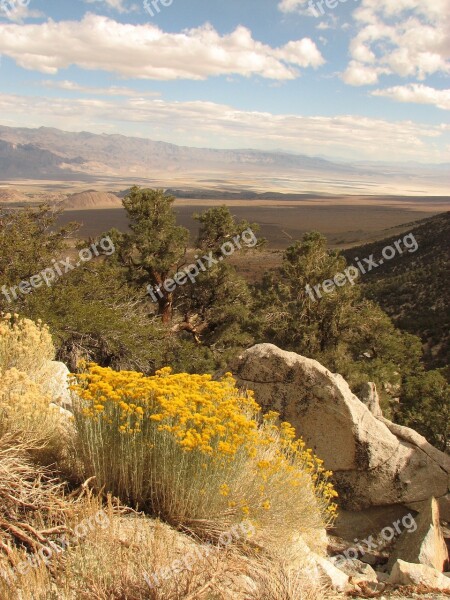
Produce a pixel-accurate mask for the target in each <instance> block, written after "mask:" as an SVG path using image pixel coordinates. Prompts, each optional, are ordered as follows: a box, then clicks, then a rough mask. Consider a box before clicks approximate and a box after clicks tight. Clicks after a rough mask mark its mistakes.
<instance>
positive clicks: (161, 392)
mask: <svg viewBox="0 0 450 600" xmlns="http://www.w3.org/2000/svg"><path fill="white" fill-rule="evenodd" d="M72 389H73V391H74V392H75V393H76V395H77V396H78V398H79V399H80V400H81V404H79V414H80V415H81V417H82V419H83V420H84V421H83V423H81V425H80V426H81V427H82V428H84V427H85V426H86V422H88V423H89V422H90V423H92V427H93V428H94V429H96V430H97V434H95V435H98V437H99V440H100V439H101V443H103V444H104V443H105V440H106V439H111V436H112V435H113V432H114V431H115V432H116V434H117V433H118V434H120V435H121V436H122V438H123V436H125V437H129V439H130V442H129V444H131V443H134V444H135V445H136V444H138V447H137V448H136V447H135V446H134V447H133V448H134V449H133V451H132V452H131V453H128V454H127V456H130V455H131V456H133V457H135V456H136V455H137V454H139V455H140V456H143V455H144V454H145V456H146V457H147V458H145V461H144V459H142V460H143V461H144V462H145V464H146V466H147V468H149V466H150V465H153V467H152V469H153V472H156V470H160V471H161V464H162V465H163V467H162V469H165V470H166V473H165V474H161V473H160V474H159V475H158V484H161V482H162V481H163V480H164V481H169V483H164V487H165V489H167V486H168V485H170V486H175V485H180V480H181V479H183V478H189V481H186V482H185V487H184V488H183V490H178V491H177V497H178V498H181V497H183V495H185V497H189V498H190V499H195V497H197V499H199V498H201V499H203V498H206V496H208V495H209V496H211V495H212V494H214V496H215V497H216V500H217V504H218V505H220V507H218V508H217V510H218V511H219V512H220V511H222V512H225V513H227V514H228V515H233V514H235V515H236V518H237V517H239V515H240V517H239V518H242V516H243V515H245V516H250V517H251V518H253V519H254V522H255V523H256V524H258V521H259V520H261V519H262V518H263V516H262V515H264V513H266V512H269V511H275V512H276V506H277V504H278V505H280V504H285V503H286V498H285V496H286V494H289V493H291V494H292V493H294V492H295V489H297V490H299V493H305V490H309V492H310V497H313V498H315V499H316V502H317V505H318V507H319V512H320V513H321V514H322V515H323V516H324V517H325V520H326V521H327V522H331V521H332V519H333V518H334V515H335V512H336V505H335V504H334V503H333V498H334V497H335V496H336V495H337V494H336V492H335V491H334V488H333V486H332V484H331V483H330V482H329V478H330V476H331V473H330V472H329V471H326V470H325V469H324V467H323V462H322V461H321V460H320V459H318V458H317V457H315V456H314V454H313V452H312V451H311V450H309V449H307V448H305V443H304V442H303V441H302V440H301V439H296V435H295V430H294V428H293V427H292V426H291V425H290V424H289V423H281V424H278V414H277V413H269V414H267V415H265V416H264V417H263V418H260V415H259V413H260V407H259V406H258V404H257V403H256V402H255V400H254V397H253V392H251V391H247V392H245V393H244V392H241V391H239V390H238V389H237V387H236V382H235V380H234V379H233V377H232V374H231V373H227V374H226V375H225V376H224V377H223V378H222V379H220V380H218V381H215V380H213V379H212V377H211V376H210V375H189V374H186V373H180V374H173V373H172V371H171V369H170V368H168V367H166V368H164V369H162V370H160V371H158V372H157V373H156V374H155V375H154V376H152V377H145V376H144V375H143V374H141V373H136V372H130V371H122V372H116V371H113V370H112V369H109V368H103V367H100V366H98V365H95V364H91V365H89V366H88V370H87V372H86V373H83V374H80V375H76V376H74V384H73V385H72ZM108 432H109V433H108ZM95 435H92V434H89V435H88V436H86V437H89V439H91V438H93V437H95ZM164 439H165V442H164V441H163V440H164ZM170 440H172V442H170ZM111 443H113V442H111ZM125 443H126V442H125V441H124V439H122V442H120V444H121V447H122V446H123V445H124V444H125ZM170 443H175V446H177V447H178V448H179V450H180V451H181V452H182V454H181V455H179V454H177V453H176V452H175V451H174V450H173V448H172V450H170ZM116 446H117V444H116ZM158 453H159V456H158ZM183 454H184V457H183ZM161 455H164V457H162V456H161ZM127 460H128V459H127ZM90 462H91V463H92V462H93V460H92V458H91V459H90ZM176 463H178V467H177V464H176ZM130 467H131V466H130ZM171 468H172V469H173V471H174V473H175V472H176V470H177V468H180V469H183V475H182V476H180V478H179V479H176V477H175V475H174V474H172V475H171V474H170V473H167V471H168V470H170V469H171ZM135 470H136V468H135ZM137 470H139V469H137ZM96 475H97V478H98V479H101V478H100V477H99V474H98V473H97V474H96ZM152 476H153V474H150V475H147V476H145V477H144V476H140V480H142V481H143V480H147V481H150V480H151V477H152ZM105 477H106V476H105ZM165 478H166V479H165ZM175 482H176V483H175ZM205 482H206V485H205ZM105 483H106V482H105ZM130 486H131V483H130V484H129V487H130ZM274 490H279V491H280V490H281V491H280V493H279V494H278V495H277V493H274ZM289 490H290V491H289ZM114 491H115V492H116V493H118V494H120V490H119V489H115V490H114ZM128 492H129V490H128ZM128 492H127V493H128ZM164 493H167V491H165V492H164ZM151 494H152V495H153V496H154V497H155V496H156V495H157V492H155V490H152V491H151ZM280 494H281V495H280ZM282 496H283V497H282ZM136 501H137V499H136ZM139 501H140V503H141V504H142V502H143V501H145V500H143V499H142V498H139ZM199 504H200V500H199V501H198V502H197V508H198V505H199ZM191 516H192V515H191ZM199 517H200V515H199Z"/></svg>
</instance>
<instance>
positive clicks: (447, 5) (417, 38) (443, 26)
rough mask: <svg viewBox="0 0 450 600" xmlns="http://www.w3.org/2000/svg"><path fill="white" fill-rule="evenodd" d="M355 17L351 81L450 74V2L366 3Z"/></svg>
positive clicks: (381, 0) (348, 78)
mask: <svg viewBox="0 0 450 600" xmlns="http://www.w3.org/2000/svg"><path fill="white" fill-rule="evenodd" d="M353 16H354V20H355V23H356V26H357V27H358V29H359V31H358V33H357V35H356V36H355V37H354V38H353V39H352V41H351V43H350V54H351V58H352V60H351V62H350V64H349V66H348V68H347V70H346V72H345V73H344V74H343V79H344V81H345V82H346V83H349V84H350V85H367V84H376V83H377V82H378V80H379V76H380V75H381V74H393V75H397V76H400V77H415V78H417V79H418V80H419V81H423V80H425V79H426V77H428V76H429V75H432V74H435V73H450V62H449V59H450V0H432V1H430V0H362V3H361V5H360V7H359V8H357V9H356V10H355V11H354V13H353Z"/></svg>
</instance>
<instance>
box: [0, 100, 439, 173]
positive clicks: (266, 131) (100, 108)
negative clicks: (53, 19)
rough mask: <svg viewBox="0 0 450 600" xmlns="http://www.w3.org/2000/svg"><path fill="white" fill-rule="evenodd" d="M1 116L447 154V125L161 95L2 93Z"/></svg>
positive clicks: (388, 155) (96, 127)
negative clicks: (252, 107) (118, 97)
mask: <svg viewBox="0 0 450 600" xmlns="http://www.w3.org/2000/svg"><path fill="white" fill-rule="evenodd" d="M0 114H1V115H2V122H3V123H5V124H7V123H11V124H14V123H20V124H21V126H29V127H38V126H41V125H47V126H49V127H59V128H61V129H66V130H71V131H79V130H80V123H82V124H83V129H84V130H88V131H93V132H96V133H103V132H105V131H106V132H108V133H122V134H125V135H138V136H141V137H149V138H151V139H160V140H165V141H168V142H172V143H175V144H181V145H188V146H204V147H222V148H234V147H236V148H239V147H240V148H248V147H253V148H257V149H261V150H270V149H272V150H274V149H279V148H284V149H285V150H286V151H292V152H298V153H301V154H311V155H317V154H320V155H326V156H327V155H328V156H339V157H340V158H341V159H346V160H362V159H367V160H383V161H388V160H393V161H399V160H414V161H423V162H443V161H445V160H450V152H449V151H448V148H447V150H446V146H448V145H449V139H450V127H449V126H446V125H435V126H430V125H429V124H423V125H422V124H419V123H413V122H411V121H407V120H405V121H388V120H384V119H374V118H366V117H360V116H354V115H344V116H338V117H322V116H311V117H309V116H308V117H304V116H299V115H293V114H284V115H283V114H282V115H279V114H272V113H269V112H257V111H244V110H238V109H236V108H234V107H232V106H229V105H225V104H216V103H213V102H203V101H196V102H194V101H193V102H168V101H165V100H162V99H147V98H127V99H124V100H120V101H119V100H114V99H110V100H99V99H95V98H81V99H80V98H70V99H68V98H46V97H32V96H19V95H8V94H0Z"/></svg>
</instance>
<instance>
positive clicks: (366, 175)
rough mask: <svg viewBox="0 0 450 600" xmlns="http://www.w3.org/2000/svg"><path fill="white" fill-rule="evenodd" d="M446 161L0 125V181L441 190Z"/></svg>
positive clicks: (408, 191) (287, 189)
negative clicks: (402, 161) (406, 161)
mask: <svg viewBox="0 0 450 600" xmlns="http://www.w3.org/2000/svg"><path fill="white" fill-rule="evenodd" d="M448 172H449V169H448V165H428V166H427V165H424V166H418V165H411V166H408V165H396V166H394V167H392V166H390V167H387V166H386V165H384V164H377V163H367V162H365V163H359V164H354V165H351V164H346V163H339V162H332V161H330V160H326V159H324V158H319V157H310V156H306V155H295V154H292V153H283V152H263V151H258V150H251V149H249V150H220V149H211V148H194V147H187V146H176V145H174V144H169V143H166V142H161V141H153V140H149V139H144V138H136V137H127V136H123V135H117V134H94V133H89V132H85V131H83V132H79V133H74V132H67V131H61V130H59V129H54V128H48V127H39V128H37V129H28V128H21V127H6V126H1V125H0V178H1V179H3V180H7V181H10V182H11V181H19V180H24V179H34V180H54V181H67V180H70V181H89V182H98V181H103V182H110V183H112V184H114V183H117V185H118V186H119V187H120V188H121V189H123V185H122V184H123V182H124V181H125V180H126V181H127V182H129V183H130V184H132V183H136V182H141V181H142V182H151V183H152V184H154V185H158V186H161V187H176V188H182V189H189V187H195V188H201V189H209V190H219V191H232V192H234V191H236V190H240V191H242V190H244V191H248V192H254V193H255V192H284V193H315V192H316V193H324V192H333V193H336V192H339V193H353V194H362V193H392V194H398V193H401V194H421V195H434V194H442V193H445V191H446V190H447V189H448Z"/></svg>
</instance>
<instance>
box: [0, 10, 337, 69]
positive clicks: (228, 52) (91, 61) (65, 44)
mask: <svg viewBox="0 0 450 600" xmlns="http://www.w3.org/2000/svg"><path fill="white" fill-rule="evenodd" d="M0 53H3V54H5V55H6V56H9V57H11V58H13V59H14V60H15V61H16V63H17V64H18V65H19V66H21V67H23V68H25V69H33V70H36V71H40V72H42V73H47V74H50V75H54V74H56V73H58V71H59V70H60V69H63V68H67V67H69V66H70V65H77V66H78V67H81V68H83V69H89V70H96V69H101V70H104V71H111V72H114V73H117V74H119V75H121V76H123V77H130V78H137V79H157V80H172V79H194V80H202V79H206V78H207V77H211V76H216V75H233V74H234V75H242V76H244V77H249V76H252V75H260V76H261V77H265V78H267V79H276V80H287V79H295V78H296V77H298V75H299V73H298V67H303V68H306V67H313V68H317V67H319V66H321V65H322V64H323V63H324V62H325V61H324V59H323V57H322V55H321V53H320V51H319V50H318V49H317V47H316V45H315V43H314V42H313V41H311V40H310V39H309V38H304V39H301V40H297V41H291V42H289V43H288V44H286V45H285V46H282V47H280V48H272V47H271V46H268V45H266V44H263V43H261V42H258V41H257V40H254V39H253V37H252V33H251V31H249V30H248V29H247V28H246V27H242V26H239V27H237V28H236V29H235V30H234V31H233V32H231V33H230V34H228V35H223V36H221V35H220V34H219V33H218V32H217V31H216V30H215V29H214V28H213V27H212V26H211V25H209V24H206V25H203V26H202V27H199V28H197V29H190V30H186V31H183V32H181V33H165V32H164V31H162V30H161V29H159V28H158V27H157V26H155V25H152V24H144V25H132V24H128V23H119V22H117V21H114V20H113V19H110V18H107V17H105V16H101V15H94V14H87V15H86V16H85V17H84V18H83V20H82V21H61V22H55V21H52V20H48V21H47V22H46V23H41V24H36V25H29V24H28V25H22V26H18V25H12V24H0Z"/></svg>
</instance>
